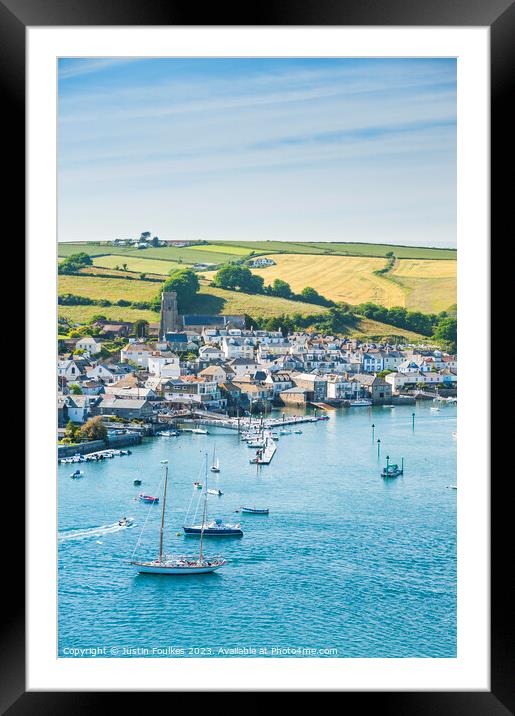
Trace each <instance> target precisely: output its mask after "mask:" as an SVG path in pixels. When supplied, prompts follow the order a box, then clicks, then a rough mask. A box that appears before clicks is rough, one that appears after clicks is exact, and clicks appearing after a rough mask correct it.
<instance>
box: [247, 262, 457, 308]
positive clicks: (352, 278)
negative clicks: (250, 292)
mask: <svg viewBox="0 0 515 716" xmlns="http://www.w3.org/2000/svg"><path fill="white" fill-rule="evenodd" d="M269 257H270V258H271V259H273V261H275V266H269V267H267V268H262V269H252V271H253V272H254V273H256V274H259V275H260V276H262V277H263V278H264V280H265V285H269V284H271V283H272V282H273V281H274V279H276V278H281V279H283V280H284V281H287V282H288V283H289V284H290V286H291V287H292V289H293V290H294V291H295V292H297V293H298V292H300V291H301V290H302V289H303V288H305V287H306V286H311V287H312V288H314V289H316V290H317V291H318V292H319V293H321V294H322V295H323V296H326V297H327V298H330V299H332V300H333V301H345V302H347V303H350V304H353V305H358V304H360V303H365V302H367V301H371V302H373V303H377V304H379V305H382V306H385V307H386V308H391V307H392V306H403V307H405V308H407V309H409V310H411V311H423V312H425V313H438V312H439V311H443V310H445V309H447V308H448V307H449V306H451V305H453V304H455V303H456V261H450V260H448V259H438V260H431V259H400V260H398V261H396V262H395V266H394V269H393V270H392V271H391V272H388V273H385V274H382V275H378V274H377V273H375V272H376V271H378V270H380V269H383V268H384V267H385V266H386V265H387V262H386V260H385V259H380V258H372V257H364V256H363V257H357V256H325V255H318V256H313V255H307V254H270V255H269Z"/></svg>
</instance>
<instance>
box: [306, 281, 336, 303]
mask: <svg viewBox="0 0 515 716" xmlns="http://www.w3.org/2000/svg"><path fill="white" fill-rule="evenodd" d="M299 298H300V299H301V300H302V301H305V302H306V303H315V304H317V305H319V306H333V305H334V303H333V301H330V300H329V299H327V298H325V296H322V295H321V294H320V293H318V291H316V290H315V289H314V288H311V286H306V288H303V289H302V291H301V292H300V296H299Z"/></svg>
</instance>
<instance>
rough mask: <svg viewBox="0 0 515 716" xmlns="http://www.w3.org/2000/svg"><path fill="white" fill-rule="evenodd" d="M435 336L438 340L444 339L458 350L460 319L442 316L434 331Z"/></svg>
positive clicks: (452, 347)
mask: <svg viewBox="0 0 515 716" xmlns="http://www.w3.org/2000/svg"><path fill="white" fill-rule="evenodd" d="M433 336H434V338H436V340H437V341H444V343H448V344H449V345H450V346H451V349H452V350H453V351H454V350H456V343H457V340H458V321H457V320H456V319H455V318H442V319H441V320H440V321H439V322H438V324H437V326H436V328H435V330H434V333H433Z"/></svg>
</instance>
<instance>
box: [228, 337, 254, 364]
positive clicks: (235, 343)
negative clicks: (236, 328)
mask: <svg viewBox="0 0 515 716" xmlns="http://www.w3.org/2000/svg"><path fill="white" fill-rule="evenodd" d="M222 351H223V354H224V358H225V359H226V360H231V359H232V358H244V359H251V358H253V357H254V346H253V345H252V341H250V340H249V339H248V338H238V337H237V336H230V337H229V336H224V337H223V338H222Z"/></svg>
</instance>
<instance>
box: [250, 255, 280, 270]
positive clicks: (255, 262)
mask: <svg viewBox="0 0 515 716" xmlns="http://www.w3.org/2000/svg"><path fill="white" fill-rule="evenodd" d="M249 266H250V267H251V268H264V267H265V266H275V261H272V259H268V258H266V256H263V257H261V258H257V259H252V260H251V261H249Z"/></svg>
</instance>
